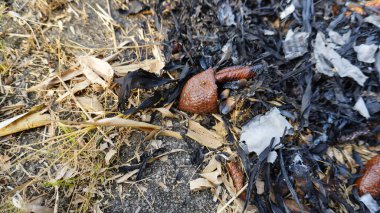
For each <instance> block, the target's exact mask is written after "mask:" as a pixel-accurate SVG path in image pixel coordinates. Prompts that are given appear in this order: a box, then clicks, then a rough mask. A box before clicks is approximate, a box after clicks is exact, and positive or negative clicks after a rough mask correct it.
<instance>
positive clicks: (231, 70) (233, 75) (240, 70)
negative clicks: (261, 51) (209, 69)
mask: <svg viewBox="0 0 380 213" xmlns="http://www.w3.org/2000/svg"><path fill="white" fill-rule="evenodd" d="M255 76H256V72H253V71H252V67H243V66H236V67H228V68H225V69H222V70H220V71H219V72H217V73H216V74H215V79H216V82H217V83H225V82H228V81H235V80H239V79H249V78H253V77H255Z"/></svg>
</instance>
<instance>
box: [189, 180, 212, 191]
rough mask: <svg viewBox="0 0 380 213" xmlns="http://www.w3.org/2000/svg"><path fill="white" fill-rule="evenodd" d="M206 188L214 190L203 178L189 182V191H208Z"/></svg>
mask: <svg viewBox="0 0 380 213" xmlns="http://www.w3.org/2000/svg"><path fill="white" fill-rule="evenodd" d="M208 188H215V187H214V185H212V183H210V181H208V180H207V179H205V178H198V179H195V180H191V181H190V190H191V191H199V190H203V189H208Z"/></svg>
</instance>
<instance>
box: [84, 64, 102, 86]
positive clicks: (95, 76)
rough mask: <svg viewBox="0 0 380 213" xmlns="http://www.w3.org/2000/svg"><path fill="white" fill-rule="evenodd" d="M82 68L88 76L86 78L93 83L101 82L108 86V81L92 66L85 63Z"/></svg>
mask: <svg viewBox="0 0 380 213" xmlns="http://www.w3.org/2000/svg"><path fill="white" fill-rule="evenodd" d="M81 70H82V72H83V74H84V75H85V76H86V78H87V79H88V80H90V81H91V83H93V84H100V85H101V86H102V87H104V88H105V87H107V86H108V85H107V83H106V82H105V81H104V80H103V79H102V78H101V77H100V76H99V75H98V74H96V73H95V72H94V71H93V70H92V69H91V68H90V67H88V66H86V65H83V66H82V69H81Z"/></svg>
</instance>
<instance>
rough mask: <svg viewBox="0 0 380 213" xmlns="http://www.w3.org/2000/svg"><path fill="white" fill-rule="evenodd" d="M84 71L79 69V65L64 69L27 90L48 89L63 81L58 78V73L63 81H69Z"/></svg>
mask: <svg viewBox="0 0 380 213" xmlns="http://www.w3.org/2000/svg"><path fill="white" fill-rule="evenodd" d="M81 74H82V71H81V70H78V67H70V68H69V69H67V70H65V71H63V72H62V73H58V74H57V73H53V74H52V75H51V76H50V77H48V78H47V79H45V80H44V81H42V82H41V83H39V84H37V85H34V86H32V87H30V88H28V89H27V90H26V91H27V92H33V91H37V90H42V89H47V88H49V87H51V86H53V85H55V84H58V83H60V82H61V81H60V80H59V79H58V78H57V75H58V76H60V77H61V79H62V80H63V81H68V80H70V79H73V78H74V77H76V76H78V75H81Z"/></svg>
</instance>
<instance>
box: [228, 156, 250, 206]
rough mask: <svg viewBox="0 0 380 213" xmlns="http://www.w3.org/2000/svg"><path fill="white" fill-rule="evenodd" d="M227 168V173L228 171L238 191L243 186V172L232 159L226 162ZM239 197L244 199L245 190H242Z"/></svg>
mask: <svg viewBox="0 0 380 213" xmlns="http://www.w3.org/2000/svg"><path fill="white" fill-rule="evenodd" d="M227 170H228V173H230V176H231V178H232V181H233V182H234V185H235V188H236V191H237V192H238V191H240V190H241V189H242V188H243V186H244V172H243V171H241V169H240V168H239V167H238V165H237V164H236V163H235V162H232V161H231V162H228V163H227ZM240 198H241V199H243V200H245V199H246V192H242V193H241V194H240Z"/></svg>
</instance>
